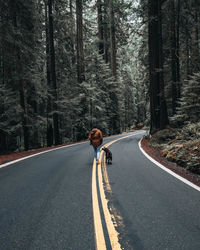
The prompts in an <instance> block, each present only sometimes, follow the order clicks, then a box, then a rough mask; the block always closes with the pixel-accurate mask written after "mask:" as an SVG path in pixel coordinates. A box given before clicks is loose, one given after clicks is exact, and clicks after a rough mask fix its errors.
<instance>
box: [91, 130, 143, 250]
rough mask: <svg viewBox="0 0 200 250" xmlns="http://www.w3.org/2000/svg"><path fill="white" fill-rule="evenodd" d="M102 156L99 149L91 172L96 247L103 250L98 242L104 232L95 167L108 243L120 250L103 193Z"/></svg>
mask: <svg viewBox="0 0 200 250" xmlns="http://www.w3.org/2000/svg"><path fill="white" fill-rule="evenodd" d="M141 133H144V131H143V132H138V133H134V134H131V135H128V136H124V137H121V138H118V139H115V140H113V141H111V142H109V143H106V144H105V145H104V146H105V147H108V146H110V145H111V144H113V143H115V142H117V141H119V140H122V139H125V138H128V137H131V136H135V135H138V134H141ZM102 158H103V153H102V151H101V154H100V164H99V165H98V166H97V164H96V161H95V160H94V162H93V174H92V201H93V219H94V229H95V239H96V249H97V250H103V249H104V248H102V247H100V244H101V242H102V241H104V242H105V237H104V232H103V229H102V223H100V221H101V215H100V212H99V211H100V209H99V203H98V194H97V186H96V185H97V183H96V167H98V172H97V173H98V187H99V191H100V198H101V204H102V209H103V213H104V218H105V222H106V227H107V231H108V235H109V239H110V244H111V247H112V249H113V250H121V249H122V247H121V245H120V243H119V238H118V235H119V233H118V232H117V230H116V228H115V227H116V226H117V222H116V219H115V217H114V215H113V214H111V213H110V211H109V209H108V202H109V201H108V200H107V199H106V195H105V190H104V184H103V177H102V171H101V163H102ZM104 164H105V163H104ZM107 181H108V183H109V180H108V178H107ZM110 189H111V187H110ZM94 209H96V211H94ZM100 224H101V226H100ZM100 227H101V229H100ZM98 231H99V233H100V235H98ZM102 232H103V235H102ZM105 249H106V245H105Z"/></svg>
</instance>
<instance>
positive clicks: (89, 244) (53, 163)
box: [0, 135, 200, 250]
mask: <svg viewBox="0 0 200 250" xmlns="http://www.w3.org/2000/svg"><path fill="white" fill-rule="evenodd" d="M122 136H123V135H120V136H116V137H112V138H107V139H105V140H104V142H105V143H106V142H108V141H112V140H113V139H114V138H118V137H122ZM141 136H142V135H136V136H133V137H129V138H126V139H123V140H120V141H118V142H116V143H114V144H112V145H111V146H110V149H111V150H112V152H113V164H112V165H109V166H107V171H108V176H109V180H110V185H111V188H112V193H111V194H107V198H109V206H110V207H113V209H114V210H115V211H116V214H118V215H120V216H121V218H122V220H121V224H120V226H119V227H118V228H117V230H118V231H119V238H120V240H119V241H120V244H121V246H122V247H124V248H125V249H132V248H134V249H177V250H180V249H187V250H188V249H189V250H192V249H198V250H199V249H200V213H199V212H200V195H199V192H198V191H197V190H195V189H193V188H191V187H190V186H187V185H186V184H184V183H183V182H181V181H180V180H177V179H176V178H174V177H173V176H171V175H169V174H168V173H166V172H165V171H163V170H162V169H160V168H158V167H157V166H156V165H154V164H153V163H152V162H150V161H149V160H148V159H147V158H146V157H145V156H144V155H143V154H142V153H141V151H140V149H139V147H138V141H139V140H140V138H141ZM92 167H93V149H92V147H91V146H89V143H82V144H77V145H74V146H72V147H66V148H62V149H59V150H56V151H52V152H47V153H45V154H41V155H38V156H35V157H32V158H29V159H26V160H24V161H20V162H18V163H15V164H13V165H10V166H7V167H5V168H0V249H2V250H6V249H20V250H22V249H26V250H27V249H41V250H43V249H48V250H50V249H52V250H53V249H67V250H68V249H73V250H82V249H83V250H89V249H95V236H94V225H93V210H92V209H93V208H92V190H91V182H92ZM102 220H103V219H102ZM102 223H103V225H104V224H105V223H104V222H102ZM104 227H105V225H104ZM105 234H106V233H105ZM105 238H106V241H108V240H109V239H108V237H107V236H106V235H105ZM107 248H108V249H109V248H110V244H109V242H108V243H107Z"/></svg>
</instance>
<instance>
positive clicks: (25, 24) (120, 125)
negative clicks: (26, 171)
mask: <svg viewBox="0 0 200 250" xmlns="http://www.w3.org/2000/svg"><path fill="white" fill-rule="evenodd" d="M199 20H200V4H199V2H198V1H197V0H189V1H188V0H187V1H186V0H184V1H182V2H181V3H180V0H165V1H162V0H141V1H130V0H126V1H124V0H120V1H116V0H96V1H78V0H76V1H75V0H62V1H60V0H59V1H58V0H37V1H34V0H29V1H23V0H8V1H3V0H0V44H1V46H0V151H1V153H3V152H9V151H15V150H28V149H31V148H36V147H43V146H47V145H48V146H51V145H53V144H61V143H66V142H68V141H77V140H82V139H86V138H87V136H88V133H89V130H90V129H91V128H92V127H94V126H97V127H99V128H100V129H102V131H103V134H104V135H111V134H116V133H120V132H122V131H126V130H128V129H131V128H133V127H134V126H135V125H136V124H138V123H143V124H145V125H150V131H151V133H153V132H154V131H156V130H159V129H162V128H164V127H165V126H166V125H168V124H173V125H175V126H176V125H178V126H179V125H180V124H182V125H183V124H184V123H185V122H190V121H191V122H198V121H199V98H198V96H199V95H198V93H199V72H200V60H199V53H200V39H199V33H200V23H199V22H200V21H199ZM190 86H191V87H190ZM194 100H195V101H194Z"/></svg>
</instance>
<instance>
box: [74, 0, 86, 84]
mask: <svg viewBox="0 0 200 250" xmlns="http://www.w3.org/2000/svg"><path fill="white" fill-rule="evenodd" d="M76 24H77V77H78V82H79V83H82V82H83V81H84V80H85V67H84V52H83V6H82V0H76Z"/></svg>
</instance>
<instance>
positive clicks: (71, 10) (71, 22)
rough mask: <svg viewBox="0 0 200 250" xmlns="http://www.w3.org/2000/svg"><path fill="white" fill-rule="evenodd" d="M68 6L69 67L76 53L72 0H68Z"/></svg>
mask: <svg viewBox="0 0 200 250" xmlns="http://www.w3.org/2000/svg"><path fill="white" fill-rule="evenodd" d="M69 8H70V40H71V41H70V43H71V44H70V45H71V67H73V65H74V64H75V62H76V55H75V49H74V46H75V33H74V31H75V20H74V15H73V0H70V2H69Z"/></svg>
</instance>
